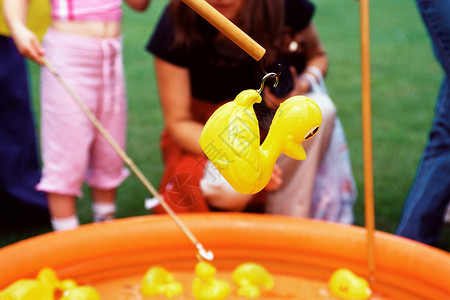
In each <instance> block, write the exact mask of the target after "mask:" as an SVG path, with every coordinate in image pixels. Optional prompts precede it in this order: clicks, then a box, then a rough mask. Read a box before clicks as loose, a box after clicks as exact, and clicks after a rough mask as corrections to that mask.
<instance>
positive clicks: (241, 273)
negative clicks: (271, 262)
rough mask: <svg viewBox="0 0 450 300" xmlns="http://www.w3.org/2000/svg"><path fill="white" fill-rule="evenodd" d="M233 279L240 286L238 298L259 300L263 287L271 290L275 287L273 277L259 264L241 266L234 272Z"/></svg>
mask: <svg viewBox="0 0 450 300" xmlns="http://www.w3.org/2000/svg"><path fill="white" fill-rule="evenodd" d="M232 279H233V282H234V283H235V284H236V285H238V286H239V289H238V291H237V294H238V296H244V297H247V298H258V297H259V296H261V290H260V288H261V287H263V288H265V289H266V290H271V289H272V288H273V285H274V281H273V277H272V275H271V274H270V273H269V272H268V271H267V270H266V268H264V267H263V266H261V265H259V264H257V263H243V264H240V265H239V266H238V267H237V268H236V269H235V270H234V271H233V274H232Z"/></svg>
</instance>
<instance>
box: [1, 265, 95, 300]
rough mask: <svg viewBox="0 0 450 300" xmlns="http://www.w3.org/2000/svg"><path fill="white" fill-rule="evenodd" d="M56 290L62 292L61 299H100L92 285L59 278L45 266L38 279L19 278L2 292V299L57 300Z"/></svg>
mask: <svg viewBox="0 0 450 300" xmlns="http://www.w3.org/2000/svg"><path fill="white" fill-rule="evenodd" d="M55 291H59V292H60V293H61V298H59V300H100V295H99V294H98V292H97V291H96V290H95V289H94V288H93V287H91V286H78V285H77V283H76V282H75V281H74V280H72V279H65V280H62V281H61V280H59V278H58V276H57V275H56V273H55V271H54V270H53V269H50V268H43V269H42V270H40V271H39V273H38V275H37V276H36V279H19V280H17V281H16V282H14V283H12V284H11V285H10V286H8V287H7V288H6V289H5V290H3V291H1V292H0V300H37V299H39V300H55Z"/></svg>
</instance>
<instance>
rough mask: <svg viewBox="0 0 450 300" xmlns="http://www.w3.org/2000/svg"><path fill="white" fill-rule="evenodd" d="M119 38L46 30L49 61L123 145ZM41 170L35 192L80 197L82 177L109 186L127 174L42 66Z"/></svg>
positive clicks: (123, 128)
mask: <svg viewBox="0 0 450 300" xmlns="http://www.w3.org/2000/svg"><path fill="white" fill-rule="evenodd" d="M121 43H122V41H121V38H120V37H118V38H113V39H110V38H109V39H100V38H92V37H86V36H79V35H71V34H66V33H62V32H59V31H55V30H52V29H49V31H48V32H47V34H46V35H45V38H44V42H43V46H44V48H45V54H46V57H47V59H48V60H49V62H50V63H52V64H53V65H54V66H55V69H56V70H57V72H58V73H59V74H60V75H61V77H62V78H63V80H64V81H65V82H66V83H67V85H68V86H69V87H70V88H71V89H72V90H73V92H74V93H75V94H76V95H77V96H78V97H79V98H80V99H81V101H83V102H84V103H85V104H86V105H87V106H88V107H89V109H90V110H91V112H92V113H94V115H95V116H96V118H97V119H98V120H99V121H100V123H101V124H102V125H103V126H104V127H105V129H106V130H107V131H108V132H109V134H110V135H111V137H112V138H113V139H114V140H115V141H116V142H117V143H118V144H119V145H120V146H121V147H122V148H124V146H125V135H126V113H127V112H126V97H125V86H124V76H123V68H122V67H123V66H122V52H121V47H122V45H121ZM41 141H42V142H41V147H42V159H43V172H42V179H41V182H40V183H39V184H38V186H37V188H38V190H42V191H46V192H51V193H57V194H65V195H74V196H81V194H82V193H81V187H82V184H83V182H84V181H86V183H87V184H88V185H89V186H91V187H94V188H99V189H113V188H116V187H117V186H118V185H120V183H121V182H122V181H123V180H124V179H125V178H126V177H127V176H128V171H127V170H126V169H125V168H124V166H123V161H122V159H121V158H120V157H119V155H118V154H117V153H116V152H115V150H114V149H113V148H112V147H111V146H110V145H109V143H108V142H107V141H106V140H105V139H104V138H103V136H102V135H101V134H100V133H99V132H98V130H97V129H96V128H95V127H94V126H93V124H92V122H91V121H90V120H89V119H88V118H87V117H86V116H85V114H84V113H83V111H82V110H81V109H80V108H79V106H78V105H77V104H76V102H75V101H74V100H73V98H72V97H71V96H70V95H69V94H68V93H67V91H66V90H65V89H64V87H63V85H62V84H61V83H60V82H59V81H58V80H57V78H56V77H55V76H54V75H53V74H52V73H50V71H49V70H48V69H47V68H44V67H43V68H42V70H41Z"/></svg>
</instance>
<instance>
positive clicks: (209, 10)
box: [181, 0, 266, 61]
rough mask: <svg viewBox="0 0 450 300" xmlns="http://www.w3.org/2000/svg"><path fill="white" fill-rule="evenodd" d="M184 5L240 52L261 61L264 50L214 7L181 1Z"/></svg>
mask: <svg viewBox="0 0 450 300" xmlns="http://www.w3.org/2000/svg"><path fill="white" fill-rule="evenodd" d="M181 1H183V2H184V3H185V4H186V5H188V6H189V7H190V8H192V10H194V11H195V12H197V13H198V14H199V15H200V16H202V17H203V18H204V19H205V20H206V21H208V22H209V23H211V25H213V26H214V27H216V28H217V30H219V31H220V32H222V33H223V34H224V35H225V36H227V37H228V38H229V39H230V40H232V41H233V42H234V43H235V44H236V45H238V46H239V47H240V48H241V49H242V50H244V51H245V52H247V53H248V54H249V55H250V56H251V57H253V58H254V59H255V60H256V61H259V60H261V58H263V56H264V54H265V53H266V49H264V48H263V47H262V46H261V45H259V44H258V43H257V42H255V41H254V40H253V39H252V38H251V37H249V36H248V35H247V34H246V33H245V32H243V31H242V30H241V29H240V28H239V27H237V26H236V25H235V24H233V22H231V21H230V20H228V19H227V18H226V17H224V16H223V15H222V14H221V13H219V12H218V11H217V10H216V9H215V8H214V7H212V6H211V5H210V4H209V3H208V2H206V1H205V0H181Z"/></svg>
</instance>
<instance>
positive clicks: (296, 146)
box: [199, 90, 322, 194]
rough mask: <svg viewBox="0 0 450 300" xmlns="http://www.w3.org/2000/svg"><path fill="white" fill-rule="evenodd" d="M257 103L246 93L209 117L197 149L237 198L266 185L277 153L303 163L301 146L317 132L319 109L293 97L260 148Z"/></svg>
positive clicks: (282, 107)
mask: <svg viewBox="0 0 450 300" xmlns="http://www.w3.org/2000/svg"><path fill="white" fill-rule="evenodd" d="M259 102H261V95H260V94H259V93H258V91H256V90H245V91H243V92H241V93H239V95H237V97H236V99H235V100H234V101H231V102H228V103H226V104H224V105H222V106H221V107H219V109H217V110H216V111H215V112H214V113H213V115H212V116H211V117H210V118H209V120H208V122H207V123H206V124H205V126H204V128H203V131H202V134H201V136H200V141H199V142H200V146H201V147H202V150H203V151H204V153H205V154H206V156H207V157H208V159H209V160H210V161H211V162H212V163H213V164H214V166H215V167H216V168H217V169H218V170H219V172H220V173H221V174H222V175H223V177H224V178H225V179H226V180H227V181H228V183H230V185H231V186H232V187H233V188H234V189H235V190H236V191H237V192H239V193H241V194H254V193H257V192H259V191H260V190H262V189H263V188H264V187H265V186H266V185H267V183H268V182H269V180H270V177H271V175H272V171H273V168H274V165H275V162H276V160H277V158H278V156H279V155H280V154H281V153H285V154H286V155H288V156H290V157H292V158H294V159H298V160H303V159H305V158H306V153H305V150H304V149H303V147H302V142H303V141H306V140H308V139H310V138H311V137H312V136H314V135H315V134H316V132H317V131H318V129H319V127H320V124H321V122H322V113H321V111H320V108H319V106H318V105H317V104H316V103H315V102H314V101H313V100H312V99H310V98H307V97H304V96H295V97H291V98H289V99H287V100H286V101H284V102H283V103H282V104H281V105H280V107H279V108H278V110H277V112H276V113H275V116H274V118H273V121H272V125H271V126H270V130H269V133H268V135H267V137H266V139H265V140H264V142H263V144H262V145H260V134H259V126H258V120H257V118H256V115H255V111H254V110H253V104H254V103H259Z"/></svg>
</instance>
